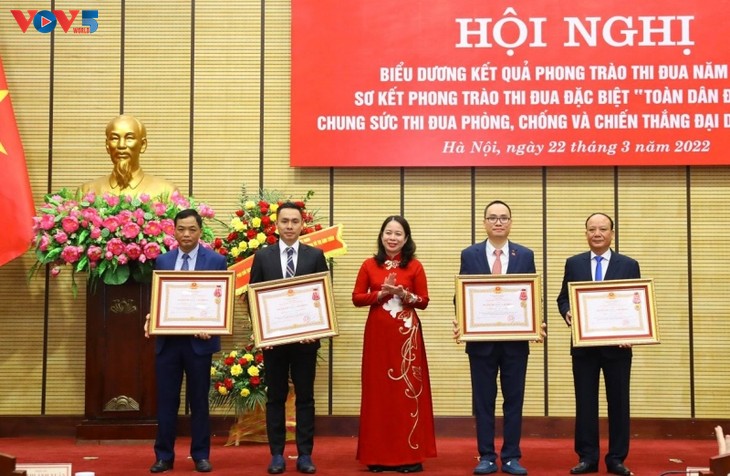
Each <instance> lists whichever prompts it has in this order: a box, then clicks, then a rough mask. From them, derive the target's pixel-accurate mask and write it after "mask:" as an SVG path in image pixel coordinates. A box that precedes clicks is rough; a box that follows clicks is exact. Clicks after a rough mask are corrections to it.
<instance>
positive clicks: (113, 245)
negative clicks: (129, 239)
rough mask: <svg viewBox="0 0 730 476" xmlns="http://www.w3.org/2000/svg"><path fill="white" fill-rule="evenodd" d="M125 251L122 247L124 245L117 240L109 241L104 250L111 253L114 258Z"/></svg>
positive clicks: (124, 247)
mask: <svg viewBox="0 0 730 476" xmlns="http://www.w3.org/2000/svg"><path fill="white" fill-rule="evenodd" d="M125 249H126V246H124V243H123V242H122V240H120V239H119V238H112V239H111V240H109V243H107V244H106V250H107V251H108V252H111V254H113V255H114V256H119V255H120V254H122V253H124V250H125Z"/></svg>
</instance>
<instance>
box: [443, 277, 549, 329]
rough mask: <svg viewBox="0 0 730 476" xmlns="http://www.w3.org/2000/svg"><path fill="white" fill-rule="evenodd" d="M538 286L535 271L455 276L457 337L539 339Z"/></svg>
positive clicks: (539, 290)
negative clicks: (530, 272)
mask: <svg viewBox="0 0 730 476" xmlns="http://www.w3.org/2000/svg"><path fill="white" fill-rule="evenodd" d="M541 289H542V286H541V281H540V276H539V275H538V274H500V275H492V274H479V275H477V274H466V275H459V276H456V320H457V322H458V326H459V334H460V337H459V340H460V341H464V342H470V341H520V340H529V341H538V340H541V335H540V333H541V326H542V320H543V319H542V291H541Z"/></svg>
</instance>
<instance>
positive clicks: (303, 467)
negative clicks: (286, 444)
mask: <svg viewBox="0 0 730 476" xmlns="http://www.w3.org/2000/svg"><path fill="white" fill-rule="evenodd" d="M297 471H299V472H300V473H304V474H314V473H316V472H317V467H316V466H314V463H312V457H311V456H309V455H300V456H299V457H298V458H297Z"/></svg>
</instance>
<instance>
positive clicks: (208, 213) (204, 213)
mask: <svg viewBox="0 0 730 476" xmlns="http://www.w3.org/2000/svg"><path fill="white" fill-rule="evenodd" d="M198 213H199V214H200V216H201V217H203V218H213V217H214V216H215V212H214V211H213V209H212V208H210V207H209V206H208V205H206V204H204V203H201V204H200V205H199V207H198Z"/></svg>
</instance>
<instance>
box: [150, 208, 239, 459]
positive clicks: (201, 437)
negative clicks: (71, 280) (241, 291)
mask: <svg viewBox="0 0 730 476" xmlns="http://www.w3.org/2000/svg"><path fill="white" fill-rule="evenodd" d="M202 228H203V219H202V218H201V217H200V215H199V214H198V212H197V211H195V210H192V209H188V210H183V211H181V212H179V213H178V214H177V215H176V216H175V239H176V240H177V243H178V248H177V249H175V250H171V251H168V252H167V253H165V254H162V255H160V256H159V257H158V258H157V259H156V260H155V269H161V270H183V271H185V270H190V271H193V270H195V271H201V270H207V271H210V270H219V271H225V270H226V259H225V258H224V257H223V256H221V255H219V254H218V253H216V252H214V251H211V250H209V249H206V248H203V247H202V246H200V245H199V243H198V242H199V240H200V235H201V233H202ZM147 321H148V322H147V323H146V324H145V337H149V333H148V329H149V316H147ZM219 350H221V342H220V337H217V336H215V337H211V336H210V335H208V334H204V333H200V334H196V335H179V336H176V335H172V336H161V335H160V336H157V337H156V338H155V373H156V375H157V439H156V440H155V459H156V461H155V464H153V465H152V467H151V468H150V472H151V473H164V472H166V471H168V470H171V469H172V467H173V463H174V462H175V437H176V427H177V413H178V410H179V408H180V389H181V387H182V379H183V373H185V377H186V379H187V380H186V381H187V386H186V392H187V398H188V401H189V402H190V426H191V431H190V433H191V436H192V441H191V442H190V456H192V458H193V461H194V462H195V470H196V471H198V472H201V473H208V472H210V471H212V469H213V468H212V466H211V464H210V418H209V408H208V391H209V389H210V366H211V363H212V360H213V354H214V353H215V352H218V351H219Z"/></svg>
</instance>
